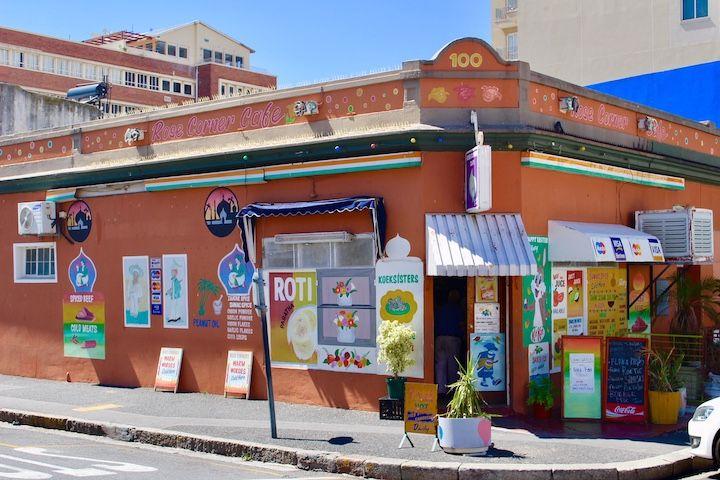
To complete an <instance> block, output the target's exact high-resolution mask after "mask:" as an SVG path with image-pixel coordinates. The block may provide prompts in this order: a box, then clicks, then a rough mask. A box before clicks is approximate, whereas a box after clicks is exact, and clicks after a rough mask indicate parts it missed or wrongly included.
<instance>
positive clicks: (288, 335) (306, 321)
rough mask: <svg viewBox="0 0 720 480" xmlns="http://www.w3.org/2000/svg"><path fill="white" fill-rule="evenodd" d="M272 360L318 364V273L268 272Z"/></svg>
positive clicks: (309, 271) (312, 271)
mask: <svg viewBox="0 0 720 480" xmlns="http://www.w3.org/2000/svg"><path fill="white" fill-rule="evenodd" d="M267 285H268V290H269V292H268V297H267V298H268V307H269V311H268V322H269V327H270V328H269V330H270V358H271V359H272V361H273V362H280V363H291V364H304V365H313V364H316V363H317V360H318V357H317V352H316V350H317V340H318V320H317V274H316V272H315V271H314V270H304V271H293V272H268V282H267Z"/></svg>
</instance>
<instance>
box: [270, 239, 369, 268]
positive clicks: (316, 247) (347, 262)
mask: <svg viewBox="0 0 720 480" xmlns="http://www.w3.org/2000/svg"><path fill="white" fill-rule="evenodd" d="M374 265H375V237H374V235H373V234H371V233H362V234H359V235H355V236H354V237H353V239H352V240H350V241H349V242H322V243H304V244H303V243H298V244H281V243H276V242H275V238H264V239H263V267H264V268H328V267H372V266H374Z"/></svg>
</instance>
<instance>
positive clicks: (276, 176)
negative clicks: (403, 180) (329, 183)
mask: <svg viewBox="0 0 720 480" xmlns="http://www.w3.org/2000/svg"><path fill="white" fill-rule="evenodd" d="M421 164H422V161H420V160H415V161H411V162H399V163H389V164H374V165H372V164H369V165H363V166H353V167H339V168H318V169H317V170H311V171H294V172H292V171H291V172H287V173H266V174H265V179H266V180H281V179H284V178H301V177H312V176H315V175H332V174H336V173H355V172H369V171H375V170H394V169H398V168H410V167H419V166H420V165H421Z"/></svg>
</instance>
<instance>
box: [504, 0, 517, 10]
mask: <svg viewBox="0 0 720 480" xmlns="http://www.w3.org/2000/svg"><path fill="white" fill-rule="evenodd" d="M517 9H518V4H517V0H505V10H506V11H508V12H516V11H517Z"/></svg>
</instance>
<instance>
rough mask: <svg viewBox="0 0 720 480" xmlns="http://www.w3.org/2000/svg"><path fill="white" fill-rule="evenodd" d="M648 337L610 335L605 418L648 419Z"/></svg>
mask: <svg viewBox="0 0 720 480" xmlns="http://www.w3.org/2000/svg"><path fill="white" fill-rule="evenodd" d="M647 348H648V340H647V338H608V339H607V345H606V349H605V390H604V391H605V394H604V404H605V407H604V408H603V410H604V412H605V419H606V420H608V421H614V422H638V423H642V422H645V420H646V415H647V394H646V392H647V388H648V368H647V367H648V363H647V362H648V358H647V355H645V354H644V352H645V351H646V350H647Z"/></svg>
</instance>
